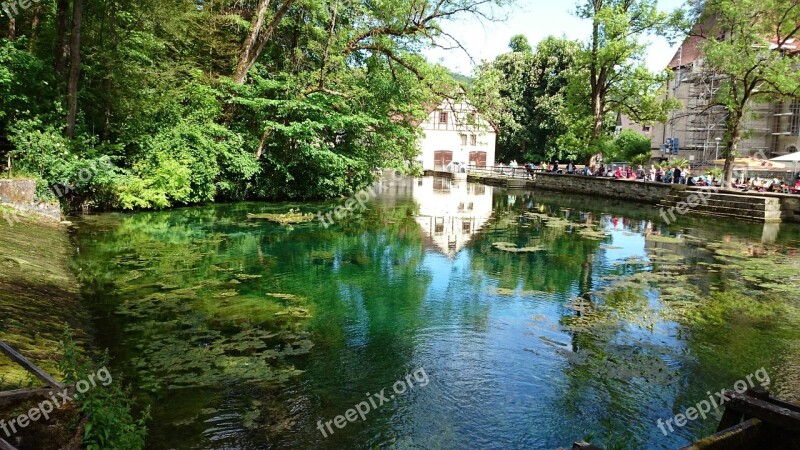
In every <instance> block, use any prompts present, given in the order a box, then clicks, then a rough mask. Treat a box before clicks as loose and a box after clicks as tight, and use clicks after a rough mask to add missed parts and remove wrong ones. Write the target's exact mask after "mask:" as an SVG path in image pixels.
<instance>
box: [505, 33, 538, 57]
mask: <svg viewBox="0 0 800 450" xmlns="http://www.w3.org/2000/svg"><path fill="white" fill-rule="evenodd" d="M508 47H509V48H511V51H512V52H519V53H532V52H533V47H531V44H530V43H529V42H528V38H527V37H525V35H524V34H517V35H514V36H512V37H511V42H510V43H509V44H508Z"/></svg>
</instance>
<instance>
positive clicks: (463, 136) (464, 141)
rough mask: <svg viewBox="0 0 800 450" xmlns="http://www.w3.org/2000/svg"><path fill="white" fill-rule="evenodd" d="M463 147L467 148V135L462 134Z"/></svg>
mask: <svg viewBox="0 0 800 450" xmlns="http://www.w3.org/2000/svg"><path fill="white" fill-rule="evenodd" d="M461 146H462V147H466V146H467V135H466V134H462V135H461Z"/></svg>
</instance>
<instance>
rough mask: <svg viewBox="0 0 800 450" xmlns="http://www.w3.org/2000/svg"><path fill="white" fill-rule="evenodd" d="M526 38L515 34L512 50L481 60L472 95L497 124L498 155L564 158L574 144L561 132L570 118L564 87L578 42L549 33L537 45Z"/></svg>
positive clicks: (530, 158)
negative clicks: (483, 61) (489, 59)
mask: <svg viewBox="0 0 800 450" xmlns="http://www.w3.org/2000/svg"><path fill="white" fill-rule="evenodd" d="M526 44H527V40H526V39H525V38H524V36H515V37H514V38H513V39H512V42H511V44H510V45H511V48H512V49H516V50H514V51H512V52H511V53H506V54H503V55H500V56H498V57H497V58H496V59H495V60H494V61H493V62H491V63H486V64H484V65H482V66H480V67H479V68H478V70H477V81H476V83H475V86H474V88H473V91H472V93H471V97H472V99H473V101H474V103H475V104H476V105H477V106H478V108H479V109H480V110H481V111H482V112H483V113H484V114H486V115H487V117H489V118H490V119H491V120H492V121H493V122H495V123H496V124H497V125H498V127H499V128H500V136H499V137H498V143H497V155H498V159H500V160H511V159H516V160H520V161H523V160H524V161H530V160H540V159H545V158H546V159H549V158H552V157H557V158H560V159H564V158H566V157H568V156H569V155H570V153H571V150H572V142H570V141H568V140H567V139H566V138H565V137H564V136H565V134H566V133H567V132H568V130H569V129H570V127H569V126H568V122H569V121H571V120H573V118H572V117H570V116H569V115H568V114H567V110H568V108H567V104H566V103H567V93H566V87H567V82H568V79H569V78H568V74H569V73H570V71H572V70H574V64H575V56H576V54H577V53H578V51H579V46H578V44H577V43H576V42H573V41H569V40H567V39H562V38H555V37H552V36H551V37H548V38H547V39H545V40H543V41H542V42H540V43H539V45H538V46H537V47H536V50H535V51H531V49H530V47H529V46H528V47H527V49H526V47H525V45H526Z"/></svg>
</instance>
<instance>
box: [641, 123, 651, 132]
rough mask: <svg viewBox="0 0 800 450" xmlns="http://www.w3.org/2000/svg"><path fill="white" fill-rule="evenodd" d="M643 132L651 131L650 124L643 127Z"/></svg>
mask: <svg viewBox="0 0 800 450" xmlns="http://www.w3.org/2000/svg"><path fill="white" fill-rule="evenodd" d="M642 132H644V133H649V132H650V127H649V126H647V125H645V126H643V127H642Z"/></svg>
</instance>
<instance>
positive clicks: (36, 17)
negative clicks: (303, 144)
mask: <svg viewBox="0 0 800 450" xmlns="http://www.w3.org/2000/svg"><path fill="white" fill-rule="evenodd" d="M41 15H42V5H37V6H36V8H34V10H33V19H31V41H30V42H29V43H28V51H30V52H33V49H34V47H35V46H36V32H37V31H38V29H39V21H40V20H41Z"/></svg>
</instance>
